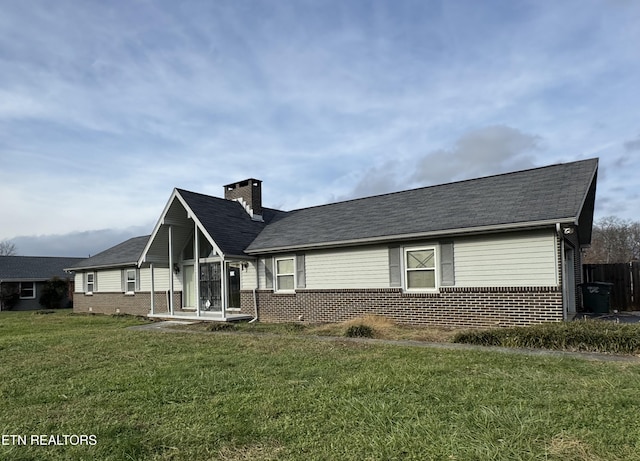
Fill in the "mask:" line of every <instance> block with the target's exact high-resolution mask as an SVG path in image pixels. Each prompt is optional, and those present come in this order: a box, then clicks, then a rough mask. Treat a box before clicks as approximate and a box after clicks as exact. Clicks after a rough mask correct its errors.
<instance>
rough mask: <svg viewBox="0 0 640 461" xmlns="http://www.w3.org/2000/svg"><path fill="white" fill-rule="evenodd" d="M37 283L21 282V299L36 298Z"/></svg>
mask: <svg viewBox="0 0 640 461" xmlns="http://www.w3.org/2000/svg"><path fill="white" fill-rule="evenodd" d="M35 297H36V283H35V282H20V299H35Z"/></svg>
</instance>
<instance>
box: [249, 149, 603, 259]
mask: <svg viewBox="0 0 640 461" xmlns="http://www.w3.org/2000/svg"><path fill="white" fill-rule="evenodd" d="M597 167H598V160H597V159H590V160H583V161H578V162H572V163H565V164H558V165H551V166H547V167H542V168H535V169H530V170H525V171H519V172H514V173H506V174H500V175H495V176H488V177H484V178H478V179H471V180H466V181H460V182H454V183H449V184H442V185H437V186H430V187H423V188H419V189H412V190H407V191H403V192H396V193H390V194H385V195H378V196H373V197H367V198H362V199H356V200H349V201H345V202H339V203H333V204H329V205H322V206H316V207H311V208H304V209H300V210H295V211H291V212H289V213H287V214H286V215H284V216H282V217H281V219H278V220H274V222H272V223H271V224H270V225H268V226H266V227H265V229H264V230H263V231H262V232H261V233H260V234H259V235H258V236H257V237H256V238H255V239H254V240H253V242H251V244H250V245H248V247H247V248H246V252H247V253H249V254H257V253H263V252H269V251H283V250H295V249H304V248H313V247H322V246H332V245H347V244H353V243H358V242H361V243H364V242H375V241H384V240H393V239H401V238H404V239H406V238H420V237H435V236H438V235H453V234H456V233H461V232H469V231H472V230H478V231H480V230H483V231H490V230H494V231H495V230H501V229H504V230H508V229H515V228H524V227H533V226H536V225H550V224H553V223H557V222H560V223H573V224H578V220H579V218H580V214H581V212H582V209H583V207H590V212H591V214H592V213H593V200H594V197H595V179H596V172H597ZM590 191H593V193H590ZM588 197H590V200H587V198H588ZM588 201H590V202H591V203H586V202H588Z"/></svg>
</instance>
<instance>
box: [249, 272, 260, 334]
mask: <svg viewBox="0 0 640 461" xmlns="http://www.w3.org/2000/svg"><path fill="white" fill-rule="evenodd" d="M259 267H260V265H259V264H258V263H257V260H256V288H254V289H253V309H254V311H255V316H254V317H253V319H251V320H249V323H253V322H255V321H256V320H258V295H257V293H256V291H258V287H259V286H260V272H259Z"/></svg>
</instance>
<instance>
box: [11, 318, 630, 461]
mask: <svg viewBox="0 0 640 461" xmlns="http://www.w3.org/2000/svg"><path fill="white" fill-rule="evenodd" d="M136 323H139V322H138V321H137V320H135V319H130V318H116V317H104V316H76V315H70V314H69V312H68V311H60V312H56V313H55V314H49V315H37V314H33V313H19V312H16V313H14V312H3V313H0V357H1V359H2V361H1V365H0V402H1V403H2V405H1V406H0V427H1V430H2V435H4V437H3V439H2V442H3V444H2V445H0V459H2V460H5V459H6V460H80V459H86V460H217V459H220V460H289V459H295V460H315V459H319V460H368V459H370V460H392V459H403V460H405V459H406V460H409V459H416V460H430V459H433V460H563V461H566V460H569V461H571V460H634V459H640V422H639V421H640V418H639V417H638V409H640V384H639V383H640V366H638V365H633V364H629V363H604V362H590V361H582V360H578V359H568V358H557V357H532V356H524V355H510V354H504V353H494V352H469V351H463V352H461V351H451V350H441V349H437V350H436V349H428V348H411V347H400V346H390V345H372V344H360V343H354V342H347V341H340V340H337V341H319V340H315V339H313V338H310V337H304V336H301V337H298V336H296V335H286V336H282V337H277V336H271V335H268V336H265V335H262V336H260V335H246V334H243V335H228V334H220V333H189V332H179V333H159V332H146V331H132V330H127V329H126V327H127V326H130V325H134V324H136ZM9 435H26V436H27V437H28V438H29V440H28V442H30V441H31V440H30V437H31V435H47V436H50V435H59V436H63V435H75V436H80V435H91V436H95V439H94V440H95V442H96V443H95V444H93V445H86V444H83V445H71V444H69V445H64V446H55V445H50V446H36V445H31V444H29V443H28V444H27V445H19V444H17V443H15V442H13V443H12V442H11V440H10V438H9V437H7V436H9ZM74 440H75V441H77V438H76V439H74Z"/></svg>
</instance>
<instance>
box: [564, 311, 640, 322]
mask: <svg viewBox="0 0 640 461" xmlns="http://www.w3.org/2000/svg"><path fill="white" fill-rule="evenodd" d="M584 319H593V320H603V321H608V322H616V323H640V312H636V311H634V312H616V313H613V312H610V313H608V314H594V313H592V312H580V313H579V314H578V315H576V317H575V318H574V320H584Z"/></svg>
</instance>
